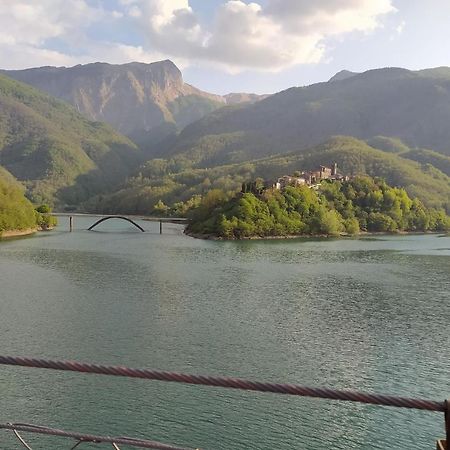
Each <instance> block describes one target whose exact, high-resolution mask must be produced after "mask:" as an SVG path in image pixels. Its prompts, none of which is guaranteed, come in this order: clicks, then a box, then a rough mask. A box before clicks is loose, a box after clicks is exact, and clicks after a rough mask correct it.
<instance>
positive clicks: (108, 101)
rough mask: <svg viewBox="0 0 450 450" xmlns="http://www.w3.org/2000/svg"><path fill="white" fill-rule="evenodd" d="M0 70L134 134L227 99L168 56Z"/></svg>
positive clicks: (199, 113) (181, 121)
mask: <svg viewBox="0 0 450 450" xmlns="http://www.w3.org/2000/svg"><path fill="white" fill-rule="evenodd" d="M2 72H3V73H4V74H5V75H8V76H9V77H11V78H14V79H16V80H18V81H22V82H24V83H27V84H30V85H32V86H34V87H36V88H38V89H41V90H43V91H45V92H47V93H49V94H50V95H53V96H55V97H58V98H60V99H63V100H65V101H67V102H69V103H71V104H72V105H74V106H75V108H76V109H77V110H78V111H79V112H80V113H81V114H83V115H84V116H86V117H87V118H89V119H91V120H96V121H102V122H107V123H109V124H110V125H112V126H113V127H114V128H115V129H116V130H117V131H119V132H120V133H123V134H125V135H127V136H129V137H131V138H132V139H135V140H141V139H145V137H146V135H148V134H149V133H150V134H151V133H152V132H154V133H156V134H158V133H159V134H161V135H164V134H165V132H167V131H168V130H170V129H176V128H178V129H180V128H183V127H184V126H186V125H187V124H189V123H191V122H193V121H195V120H197V119H200V118H201V117H203V116H204V115H206V114H207V113H209V112H211V111H213V110H215V109H217V108H218V107H220V106H222V105H224V104H225V103H226V100H225V99H224V98H223V97H221V96H219V95H213V94H208V93H206V92H203V91H200V90H199V89H196V88H195V87H193V86H190V85H189V84H186V83H184V81H183V77H182V74H181V72H180V70H179V69H178V68H177V67H176V66H175V64H173V63H172V62H171V61H169V60H166V61H160V62H155V63H151V64H143V63H136V62H134V63H129V64H122V65H111V64H106V63H93V64H87V65H78V66H75V67H70V68H66V67H39V68H33V69H26V70H8V71H2ZM161 130H163V131H161ZM164 130H165V131H164ZM147 137H148V136H147Z"/></svg>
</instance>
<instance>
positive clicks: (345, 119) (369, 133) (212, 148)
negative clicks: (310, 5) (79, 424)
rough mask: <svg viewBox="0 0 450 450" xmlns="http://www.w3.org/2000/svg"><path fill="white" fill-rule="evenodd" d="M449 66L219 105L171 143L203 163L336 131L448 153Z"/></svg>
mask: <svg viewBox="0 0 450 450" xmlns="http://www.w3.org/2000/svg"><path fill="white" fill-rule="evenodd" d="M449 80H450V69H449V68H440V69H430V70H426V71H418V72H414V71H409V70H405V69H396V68H388V69H378V70H371V71H368V72H365V73H362V74H353V75H352V76H351V77H344V79H337V80H333V81H330V82H326V83H317V84H314V85H311V86H307V87H298V88H291V89H287V90H286V91H283V92H280V93H278V94H275V95H272V96H270V97H268V98H266V99H264V100H262V101H260V102H258V103H255V104H243V105H236V106H230V107H225V108H221V109H218V110H216V111H214V112H213V113H211V114H209V115H208V116H206V117H204V118H203V119H201V120H199V121H197V122H195V123H193V124H191V125H189V126H187V127H186V128H185V129H184V130H183V131H182V132H181V133H180V135H179V137H178V139H177V141H176V143H175V145H173V146H172V148H171V150H170V154H171V155H181V154H184V156H185V158H186V160H187V161H190V162H191V164H194V165H196V166H197V167H211V166H214V165H219V164H228V163H233V162H242V161H246V160H250V159H255V158H261V157H265V156H270V155H274V154H280V153H287V152H292V151H294V150H296V151H297V150H302V149H306V148H309V147H311V146H313V145H317V144H319V143H320V142H323V141H325V140H326V139H328V138H330V137H331V136H334V135H347V136H354V137H356V138H359V139H371V138H373V137H374V136H386V137H388V138H394V139H398V140H401V141H402V142H403V143H404V144H405V145H406V146H407V147H411V148H415V147H418V148H428V149H433V150H435V151H437V152H439V153H441V154H444V155H447V156H450V127H449V126H448V123H449V122H450V83H449Z"/></svg>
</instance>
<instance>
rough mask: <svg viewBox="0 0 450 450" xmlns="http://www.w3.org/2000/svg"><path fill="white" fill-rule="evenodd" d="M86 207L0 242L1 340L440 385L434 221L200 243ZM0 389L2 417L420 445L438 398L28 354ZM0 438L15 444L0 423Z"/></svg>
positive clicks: (237, 441) (198, 367)
mask: <svg viewBox="0 0 450 450" xmlns="http://www.w3.org/2000/svg"><path fill="white" fill-rule="evenodd" d="M92 222H93V219H76V222H75V225H76V227H77V230H76V231H75V232H74V233H71V234H69V233H67V232H66V230H67V223H66V221H65V220H64V219H62V223H61V226H60V227H59V228H58V229H57V230H56V231H54V232H52V233H48V234H40V235H39V236H36V237H33V238H28V239H20V240H14V241H8V242H2V243H0V341H1V353H2V354H14V355H27V356H36V357H47V358H66V359H79V360H85V361H97V362H101V363H107V364H123V365H130V366H138V367H141V366H143V367H151V368H155V369H164V370H175V371H186V372H193V373H201V374H212V375H219V374H220V375H235V376H241V377H249V378H256V379H261V380H273V381H280V382H298V383H302V384H309V385H314V386H329V387H336V388H348V389H359V390H369V391H373V392H384V393H390V394H399V395H406V396H421V397H425V398H431V399H438V400H441V399H444V398H447V397H450V375H449V374H450V358H449V355H450V350H449V348H450V332H449V329H450V326H449V323H450V299H449V296H448V293H449V291H450V279H449V278H450V275H449V274H450V238H449V237H438V236H430V235H429V236H399V237H380V238H377V239H355V240H306V241H305V240H296V241H266V242H262V241H254V242H209V241H200V240H195V239H192V238H189V237H186V236H184V235H182V229H181V227H179V226H177V225H166V226H165V234H163V235H162V236H160V235H159V234H158V224H152V223H145V222H141V223H143V224H144V227H145V228H146V229H147V230H149V232H148V233H145V234H143V233H140V232H135V231H134V230H133V229H131V228H129V227H128V225H127V224H126V223H125V222H123V223H122V222H120V221H110V222H107V223H105V224H104V225H103V227H102V228H101V231H99V232H86V231H83V229H85V228H86V227H87V226H88V225H90V224H91V223H92ZM0 392H1V405H2V406H1V408H0V421H1V422H6V421H16V422H19V421H20V422H31V423H38V424H45V425H50V426H55V427H60V428H65V429H69V430H78V431H85V432H92V433H97V434H107V433H109V434H115V435H131V436H140V437H147V438H149V439H155V440H160V441H163V442H167V443H173V444H178V445H184V446H187V447H193V448H195V447H201V448H203V449H230V450H231V449H233V450H241V449H242V450H243V449H281V450H285V449H311V450H318V449H328V448H335V449H358V450H359V449H399V450H400V449H402V450H404V449H405V448H408V449H432V448H434V445H435V443H434V442H435V439H436V438H437V437H443V434H444V433H443V418H442V417H441V415H440V414H439V413H427V412H417V411H408V410H397V409H390V408H379V407H373V406H365V405H357V404H347V403H344V404H342V403H336V402H329V401H326V400H314V399H303V398H295V397H285V396H277V395H273V394H257V393H252V392H237V391H232V390H224V389H216V388H203V387H196V386H184V385H174V384H166V383H159V382H146V381H143V380H133V379H117V378H114V377H102V376H87V375H82V374H72V373H64V372H53V371H46V370H39V369H26V368H12V367H0ZM29 441H30V442H31V443H32V444H33V448H35V449H61V448H62V449H65V448H67V449H68V448H70V445H69V444H72V443H71V442H70V441H69V442H68V441H61V440H54V439H52V440H46V439H45V438H42V437H38V438H36V437H30V439H29ZM64 444H65V445H64ZM72 445H73V444H72ZM0 448H1V449H19V448H21V447H20V446H19V444H18V443H17V442H16V441H15V440H14V439H13V438H12V437H11V436H10V434H8V433H7V432H0ZM81 448H108V447H98V446H92V445H88V444H83V445H82V446H81Z"/></svg>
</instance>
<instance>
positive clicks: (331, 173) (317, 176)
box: [241, 163, 350, 194]
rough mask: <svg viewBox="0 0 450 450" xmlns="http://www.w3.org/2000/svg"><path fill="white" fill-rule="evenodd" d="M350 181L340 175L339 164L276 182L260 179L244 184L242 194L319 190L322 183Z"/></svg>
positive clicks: (283, 178) (286, 176) (320, 167)
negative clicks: (297, 189) (288, 188)
mask: <svg viewBox="0 0 450 450" xmlns="http://www.w3.org/2000/svg"><path fill="white" fill-rule="evenodd" d="M349 179H350V177H349V176H347V175H343V174H341V173H339V171H338V165H337V163H333V164H332V166H331V167H327V166H319V167H318V168H317V169H316V170H311V171H307V172H295V173H294V175H283V176H281V177H279V178H278V179H277V180H275V181H265V180H263V179H261V178H258V179H256V180H255V181H251V182H248V183H242V190H241V192H242V193H246V192H251V193H253V194H261V193H262V192H264V191H265V190H267V189H276V190H283V189H285V188H286V187H288V186H293V187H297V186H308V187H309V188H311V189H318V187H319V186H320V183H321V182H322V181H324V180H327V181H330V182H334V181H348V180H349Z"/></svg>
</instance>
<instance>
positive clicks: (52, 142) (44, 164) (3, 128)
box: [0, 75, 143, 206]
mask: <svg viewBox="0 0 450 450" xmlns="http://www.w3.org/2000/svg"><path fill="white" fill-rule="evenodd" d="M142 161H143V156H142V154H141V152H140V151H139V149H138V148H137V147H136V146H135V145H134V144H133V143H132V142H131V141H130V140H129V139H127V138H126V137H125V136H122V135H120V134H119V133H117V132H115V131H114V130H113V129H112V128H111V127H110V126H108V125H106V124H104V123H100V122H91V121H89V120H87V119H86V118H85V117H83V116H82V115H80V114H79V113H78V112H77V111H76V110H75V108H73V107H72V106H70V105H69V104H66V103H64V102H62V101H60V100H57V99H56V98H53V97H50V96H49V95H47V94H45V93H43V92H40V91H38V90H37V89H34V88H32V87H31V86H28V85H26V84H24V83H19V82H17V81H15V80H12V79H10V78H8V77H6V76H4V75H0V165H1V166H3V167H4V168H6V169H7V170H8V171H9V172H10V173H12V174H13V175H14V176H15V177H16V178H17V179H18V180H20V181H22V182H23V183H24V184H25V186H26V188H27V196H28V197H29V198H30V199H31V200H32V201H33V202H36V203H43V202H45V203H54V204H57V205H60V206H62V205H67V204H69V205H78V204H79V203H80V202H81V201H84V200H86V199H87V198H88V197H90V196H92V195H95V194H96V193H99V192H105V191H109V190H111V189H112V188H113V186H116V184H117V183H119V182H121V181H123V180H124V179H125V178H126V176H128V175H129V174H131V173H132V170H133V169H135V168H136V167H137V166H138V165H139V164H140V163H141V162H142Z"/></svg>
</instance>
